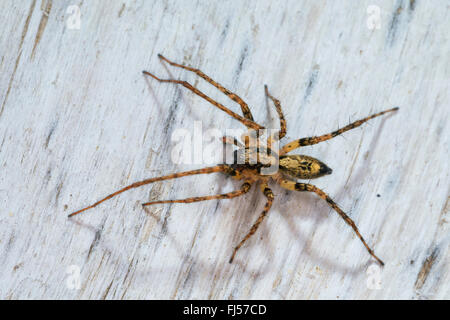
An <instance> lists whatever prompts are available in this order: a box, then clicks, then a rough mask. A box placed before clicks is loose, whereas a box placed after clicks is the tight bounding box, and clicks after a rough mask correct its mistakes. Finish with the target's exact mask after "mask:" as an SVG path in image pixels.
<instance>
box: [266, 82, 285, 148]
mask: <svg viewBox="0 0 450 320" xmlns="http://www.w3.org/2000/svg"><path fill="white" fill-rule="evenodd" d="M264 90H265V91H266V95H267V96H268V97H269V98H270V99H271V100H272V101H273V104H274V105H275V108H276V109H277V113H278V117H279V118H280V135H279V139H280V140H281V139H282V138H283V137H284V136H285V135H286V120H285V119H284V115H283V110H281V103H280V101H279V100H278V99H276V98H274V97H273V96H272V95H271V94H270V93H269V89H268V88H267V85H264Z"/></svg>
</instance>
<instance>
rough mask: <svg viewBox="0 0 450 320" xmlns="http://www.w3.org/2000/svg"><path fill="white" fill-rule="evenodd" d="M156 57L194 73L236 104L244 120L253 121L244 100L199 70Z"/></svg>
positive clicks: (161, 56)
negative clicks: (239, 107)
mask: <svg viewBox="0 0 450 320" xmlns="http://www.w3.org/2000/svg"><path fill="white" fill-rule="evenodd" d="M158 57H159V58H160V59H162V60H164V61H166V62H167V63H168V64H170V65H172V66H174V67H179V68H183V69H185V70H189V71H192V72H194V73H196V74H197V75H198V76H199V77H201V78H203V79H205V80H206V81H208V82H209V83H210V84H212V85H213V86H214V87H216V88H217V89H219V90H220V91H222V92H223V93H224V94H226V95H227V96H228V97H229V98H230V99H231V100H233V101H234V102H237V103H238V104H239V105H240V106H241V109H242V113H243V114H244V117H245V118H246V119H248V120H251V121H254V120H253V115H252V112H251V111H250V109H249V107H248V105H247V103H245V101H244V100H242V99H241V98H240V97H239V96H238V95H236V94H234V93H233V92H231V91H229V90H228V89H226V88H224V87H223V86H222V85H221V84H220V83H217V82H216V81H214V80H213V79H211V78H210V77H208V76H207V75H206V74H204V73H203V72H202V71H200V70H199V69H194V68H191V67H188V66H184V65H182V64H178V63H175V62H172V61H170V60H169V59H167V58H165V57H164V56H163V55H162V54H158Z"/></svg>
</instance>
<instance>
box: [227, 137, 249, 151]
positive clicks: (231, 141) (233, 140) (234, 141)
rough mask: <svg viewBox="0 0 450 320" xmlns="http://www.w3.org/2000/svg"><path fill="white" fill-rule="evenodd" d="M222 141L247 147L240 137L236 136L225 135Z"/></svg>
mask: <svg viewBox="0 0 450 320" xmlns="http://www.w3.org/2000/svg"><path fill="white" fill-rule="evenodd" d="M222 142H223V143H224V144H234V145H235V146H237V147H240V148H244V147H245V146H244V145H243V144H242V143H241V142H239V141H238V139H236V138H234V137H229V136H224V137H222Z"/></svg>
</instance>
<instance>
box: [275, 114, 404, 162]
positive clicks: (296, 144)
mask: <svg viewBox="0 0 450 320" xmlns="http://www.w3.org/2000/svg"><path fill="white" fill-rule="evenodd" d="M398 109H399V108H398V107H396V108H392V109H388V110H384V111H382V112H378V113H375V114H373V115H371V116H368V117H366V118H364V119H361V120H358V121H355V122H353V123H350V124H349V125H346V126H345V127H343V128H341V129H339V130H336V131H333V132H331V133H328V134H324V135H322V136H318V137H309V138H301V139H297V140H294V141H291V142H289V143H288V144H286V145H285V146H284V147H283V148H281V150H280V156H281V155H283V154H286V153H288V152H290V151H292V150H294V149H297V148H300V147H304V146H310V145H313V144H316V143H319V142H322V141H326V140H329V139H331V138H334V137H336V136H338V135H340V134H343V133H344V132H346V131H348V130H351V129H354V128H357V127H359V126H360V125H362V124H363V123H364V122H366V121H368V120H370V119H373V118H375V117H379V116H381V115H383V114H385V113H388V112H392V111H397V110H398Z"/></svg>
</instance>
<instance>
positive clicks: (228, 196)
mask: <svg viewBox="0 0 450 320" xmlns="http://www.w3.org/2000/svg"><path fill="white" fill-rule="evenodd" d="M250 187H251V183H250V182H245V183H244V184H243V185H242V187H241V189H240V190H236V191H232V192H228V193H224V194H217V195H212V196H204V197H193V198H187V199H181V200H161V201H152V202H146V203H143V204H142V206H149V205H152V204H158V203H192V202H199V201H206V200H215V199H232V198H236V197H239V196H242V195H243V194H245V193H247V192H248V191H249V190H250Z"/></svg>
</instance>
